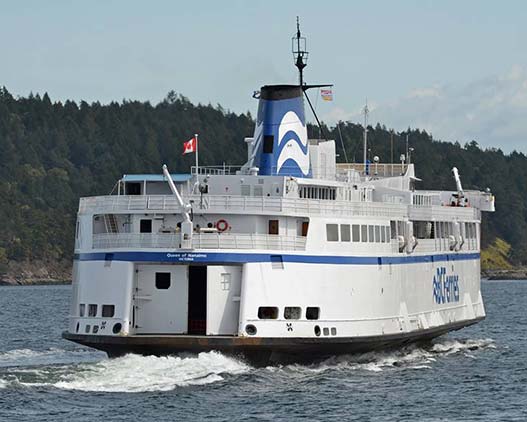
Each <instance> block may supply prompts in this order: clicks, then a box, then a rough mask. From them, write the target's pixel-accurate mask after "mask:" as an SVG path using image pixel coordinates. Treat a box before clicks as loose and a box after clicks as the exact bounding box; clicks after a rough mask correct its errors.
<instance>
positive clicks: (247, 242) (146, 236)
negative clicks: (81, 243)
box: [93, 233, 306, 251]
mask: <svg viewBox="0 0 527 422" xmlns="http://www.w3.org/2000/svg"><path fill="white" fill-rule="evenodd" d="M180 243H181V234H180V233H169V234H167V233H159V234H157V233H118V234H115V233H100V234H94V235H93V249H119V248H133V249H148V248H160V249H161V248H162V249H178V248H179V247H180ZM192 247H193V248H194V249H262V250H287V251H303V250H305V248H306V238H305V237H302V236H282V235H271V234H251V233H195V234H194V235H193V236H192Z"/></svg>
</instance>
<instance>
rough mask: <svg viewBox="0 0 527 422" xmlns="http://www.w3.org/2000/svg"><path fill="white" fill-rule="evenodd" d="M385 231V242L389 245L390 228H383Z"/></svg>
mask: <svg viewBox="0 0 527 422" xmlns="http://www.w3.org/2000/svg"><path fill="white" fill-rule="evenodd" d="M385 230H386V242H388V243H390V226H385Z"/></svg>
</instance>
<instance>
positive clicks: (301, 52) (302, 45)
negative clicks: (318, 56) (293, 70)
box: [291, 16, 309, 86]
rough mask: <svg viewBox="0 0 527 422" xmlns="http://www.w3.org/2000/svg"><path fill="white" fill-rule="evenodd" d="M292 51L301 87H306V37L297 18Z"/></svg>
mask: <svg viewBox="0 0 527 422" xmlns="http://www.w3.org/2000/svg"><path fill="white" fill-rule="evenodd" d="M291 41H292V47H293V48H292V50H293V56H294V58H295V66H296V67H297V68H298V74H299V78H298V79H299V83H300V86H303V85H304V68H305V67H306V66H307V56H308V55H309V53H308V52H307V50H306V37H303V36H302V34H301V33H300V20H299V19H298V16H297V17H296V35H295V36H294V37H293V38H292V40H291Z"/></svg>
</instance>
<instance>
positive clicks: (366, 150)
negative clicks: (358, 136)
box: [362, 99, 370, 173]
mask: <svg viewBox="0 0 527 422" xmlns="http://www.w3.org/2000/svg"><path fill="white" fill-rule="evenodd" d="M362 112H363V114H364V173H367V171H368V165H367V164H368V114H369V113H370V110H369V109H368V99H366V105H365V106H364V108H363V109H362Z"/></svg>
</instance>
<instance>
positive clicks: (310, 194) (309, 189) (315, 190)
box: [298, 186, 337, 201]
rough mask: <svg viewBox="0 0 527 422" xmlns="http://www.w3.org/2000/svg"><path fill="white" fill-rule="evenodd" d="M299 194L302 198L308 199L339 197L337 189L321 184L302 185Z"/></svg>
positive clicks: (332, 199) (333, 198) (332, 198)
mask: <svg viewBox="0 0 527 422" xmlns="http://www.w3.org/2000/svg"><path fill="white" fill-rule="evenodd" d="M298 194H299V196H300V198H308V199H327V200H331V201H334V200H335V199H337V189H336V188H328V187H321V186H301V187H300V189H299V191H298Z"/></svg>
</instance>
